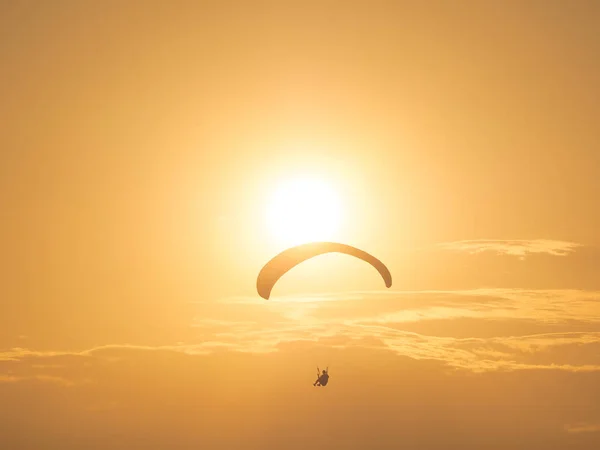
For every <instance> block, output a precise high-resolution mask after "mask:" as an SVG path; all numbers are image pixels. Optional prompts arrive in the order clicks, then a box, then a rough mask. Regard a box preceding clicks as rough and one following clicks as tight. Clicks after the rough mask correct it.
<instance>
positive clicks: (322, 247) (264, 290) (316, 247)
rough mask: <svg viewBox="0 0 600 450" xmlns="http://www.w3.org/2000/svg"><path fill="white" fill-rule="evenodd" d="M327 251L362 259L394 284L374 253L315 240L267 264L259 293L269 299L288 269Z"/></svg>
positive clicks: (279, 255) (258, 283) (286, 252)
mask: <svg viewBox="0 0 600 450" xmlns="http://www.w3.org/2000/svg"><path fill="white" fill-rule="evenodd" d="M325 253H344V254H346V255H350V256H354V257H356V258H359V259H362V260H363V261H365V262H367V263H369V264H371V265H372V266H373V267H374V268H375V269H377V271H378V272H379V274H380V275H381V277H382V278H383V280H384V281H385V285H386V287H388V288H389V287H390V286H391V285H392V275H391V274H390V271H389V270H388V268H387V267H386V266H385V265H384V264H383V263H382V262H381V261H379V260H378V259H377V258H375V257H374V256H373V255H370V254H369V253H367V252H365V251H363V250H359V249H358V248H356V247H352V246H351V245H346V244H338V243H336V242H314V243H310V244H302V245H298V246H296V247H292V248H289V249H287V250H284V251H283V252H281V253H279V254H278V255H277V256H275V257H274V258H273V259H271V260H270V261H269V262H268V263H267V264H265V266H264V267H263V268H262V269H261V271H260V273H259V274H258V278H257V280H256V289H257V291H258V294H259V295H260V296H261V297H262V298H264V299H265V300H268V299H269V296H270V295H271V290H272V289H273V286H274V285H275V283H277V280H279V279H280V278H281V277H282V276H283V275H284V274H285V273H286V272H287V271H288V270H290V269H292V268H293V267H295V266H297V265H298V264H300V263H301V262H303V261H306V260H307V259H310V258H314V257H315V256H319V255H323V254H325Z"/></svg>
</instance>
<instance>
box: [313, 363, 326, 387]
mask: <svg viewBox="0 0 600 450" xmlns="http://www.w3.org/2000/svg"><path fill="white" fill-rule="evenodd" d="M327 369H329V367H328V368H327ZM327 369H325V370H323V373H320V372H319V368H318V367H317V381H315V382H314V383H313V386H327V383H328V382H329V374H328V373H327Z"/></svg>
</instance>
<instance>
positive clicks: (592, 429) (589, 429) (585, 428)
mask: <svg viewBox="0 0 600 450" xmlns="http://www.w3.org/2000/svg"><path fill="white" fill-rule="evenodd" d="M565 430H566V432H567V433H597V432H600V423H579V424H569V425H565Z"/></svg>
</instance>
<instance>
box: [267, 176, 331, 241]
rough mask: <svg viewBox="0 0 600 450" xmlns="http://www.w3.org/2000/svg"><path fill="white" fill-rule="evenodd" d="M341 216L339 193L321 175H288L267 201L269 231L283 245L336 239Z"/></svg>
mask: <svg viewBox="0 0 600 450" xmlns="http://www.w3.org/2000/svg"><path fill="white" fill-rule="evenodd" d="M341 219H342V205H341V202H340V198H339V196H338V195H337V193H336V191H335V190H334V189H333V187H332V186H331V185H330V184H328V183H327V182H326V181H324V180H321V179H318V178H313V177H308V176H305V177H297V178H293V179H288V180H286V181H285V182H283V183H281V185H279V186H278V187H277V188H276V189H275V190H274V191H273V195H272V198H271V199H270V202H268V203H267V211H266V224H267V227H268V229H269V233H270V235H271V236H272V237H273V238H274V239H275V240H276V241H277V243H278V244H280V245H283V246H293V245H299V244H303V243H306V242H313V241H327V240H335V237H336V235H337V233H338V231H339V228H340V225H341Z"/></svg>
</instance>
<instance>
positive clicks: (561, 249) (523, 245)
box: [438, 239, 582, 258]
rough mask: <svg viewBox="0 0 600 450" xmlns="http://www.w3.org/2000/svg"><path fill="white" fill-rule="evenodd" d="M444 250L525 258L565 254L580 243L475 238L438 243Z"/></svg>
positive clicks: (572, 250) (579, 245)
mask: <svg viewBox="0 0 600 450" xmlns="http://www.w3.org/2000/svg"><path fill="white" fill-rule="evenodd" d="M438 247H440V248H442V249H445V250H452V251H458V252H467V253H471V254H476V253H483V252H495V253H497V254H500V255H511V256H519V257H521V258H525V256H527V255H529V254H533V253H538V254H539V253H541V254H548V255H553V256H566V255H568V254H569V253H572V252H574V251H575V250H576V249H577V248H579V247H582V245H581V244H577V243H575V242H566V241H558V240H551V239H530V240H518V239H513V240H501V239H475V240H464V241H455V242H445V243H441V244H438Z"/></svg>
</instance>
